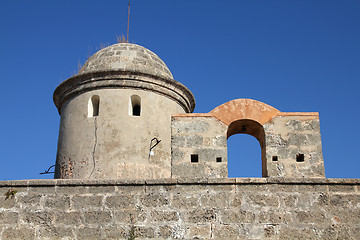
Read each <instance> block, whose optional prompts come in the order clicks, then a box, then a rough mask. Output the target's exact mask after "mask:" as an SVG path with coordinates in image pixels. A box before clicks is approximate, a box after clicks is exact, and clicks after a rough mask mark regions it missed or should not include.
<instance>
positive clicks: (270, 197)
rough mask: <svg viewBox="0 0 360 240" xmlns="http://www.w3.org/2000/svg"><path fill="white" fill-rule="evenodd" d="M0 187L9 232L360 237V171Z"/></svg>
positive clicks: (0, 211) (4, 233)
mask: <svg viewBox="0 0 360 240" xmlns="http://www.w3.org/2000/svg"><path fill="white" fill-rule="evenodd" d="M10 189H13V190H15V189H16V190H17V193H15V194H14V196H13V197H10V198H9V199H7V200H5V196H4V194H5V193H6V192H7V191H8V190H10ZM0 194H1V195H2V197H1V199H0V239H1V240H5V239H86V240H88V239H132V238H130V234H131V233H132V232H133V233H134V234H135V236H136V238H135V239H360V180H359V179H325V178H323V179H320V178H313V179H292V178H236V179H235V178H233V179H226V178H225V179H219V178H218V179H216V178H210V179H206V178H202V179H201V178H200V179H177V180H175V179H162V180H147V181H145V180H131V181H126V180H73V179H71V180H28V181H27V180H24V181H3V182H0Z"/></svg>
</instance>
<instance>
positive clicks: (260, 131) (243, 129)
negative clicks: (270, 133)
mask: <svg viewBox="0 0 360 240" xmlns="http://www.w3.org/2000/svg"><path fill="white" fill-rule="evenodd" d="M237 134H248V135H250V136H253V137H254V138H256V140H257V141H258V143H259V144H260V151H261V154H260V156H261V169H262V170H261V176H262V177H267V168H266V151H265V131H264V128H263V126H262V125H261V124H260V123H258V122H256V121H254V120H250V119H241V120H236V121H234V122H232V123H231V124H230V125H229V127H228V131H227V138H228V153H230V152H231V154H229V156H230V157H229V159H230V162H229V161H228V164H229V165H228V171H229V173H231V174H232V172H234V171H233V169H232V170H231V171H230V167H237V166H238V164H234V166H232V165H233V164H232V163H231V162H232V161H238V158H237V159H234V158H236V157H235V156H232V155H233V151H234V148H235V150H238V151H237V152H236V153H237V154H238V155H243V154H241V152H239V151H246V150H247V149H246V148H241V146H233V145H234V144H233V139H234V137H233V138H232V139H231V142H230V141H229V138H230V137H231V136H233V135H237ZM235 138H238V137H235ZM250 141H251V140H249V139H247V142H246V141H244V138H242V141H236V140H235V141H234V142H235V143H238V144H240V145H242V146H244V147H246V146H245V145H247V144H248V143H249V142H250ZM229 143H230V144H229ZM253 149H255V148H253ZM229 150H230V151H229ZM254 151H255V152H256V150H253V151H252V152H254ZM252 155H253V154H252ZM251 159H252V161H254V160H253V158H251ZM244 161H249V160H248V159H244ZM250 161H251V160H250ZM255 161H256V160H255ZM243 163H246V162H243ZM249 164H250V165H252V166H257V165H256V163H254V164H252V163H249ZM241 166H247V164H241ZM244 170H245V171H246V169H244ZM245 175H247V174H245ZM256 175H257V174H256Z"/></svg>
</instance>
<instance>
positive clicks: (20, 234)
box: [1, 227, 35, 239]
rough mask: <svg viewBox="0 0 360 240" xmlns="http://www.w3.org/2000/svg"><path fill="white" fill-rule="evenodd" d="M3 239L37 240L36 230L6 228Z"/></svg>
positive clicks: (29, 228)
mask: <svg viewBox="0 0 360 240" xmlns="http://www.w3.org/2000/svg"><path fill="white" fill-rule="evenodd" d="M1 239H35V229H34V228H32V227H20V228H15V227H14V228H6V229H5V230H4V231H3V232H2V234H1Z"/></svg>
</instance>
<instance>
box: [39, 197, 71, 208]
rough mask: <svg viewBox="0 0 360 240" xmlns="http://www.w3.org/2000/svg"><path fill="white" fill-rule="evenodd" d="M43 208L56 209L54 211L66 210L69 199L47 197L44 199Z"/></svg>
mask: <svg viewBox="0 0 360 240" xmlns="http://www.w3.org/2000/svg"><path fill="white" fill-rule="evenodd" d="M44 206H45V207H46V208H51V209H56V210H63V211H64V210H67V209H69V207H70V197H68V196H62V197H60V196H55V197H47V198H46V199H45V204H44Z"/></svg>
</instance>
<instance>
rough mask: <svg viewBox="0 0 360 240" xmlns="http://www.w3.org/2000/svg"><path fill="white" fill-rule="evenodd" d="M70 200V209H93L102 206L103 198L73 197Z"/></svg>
mask: <svg viewBox="0 0 360 240" xmlns="http://www.w3.org/2000/svg"><path fill="white" fill-rule="evenodd" d="M71 200H72V204H71V207H72V209H76V210H82V209H94V208H100V207H101V206H102V201H103V196H94V195H92V196H73V197H72V199H71Z"/></svg>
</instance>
